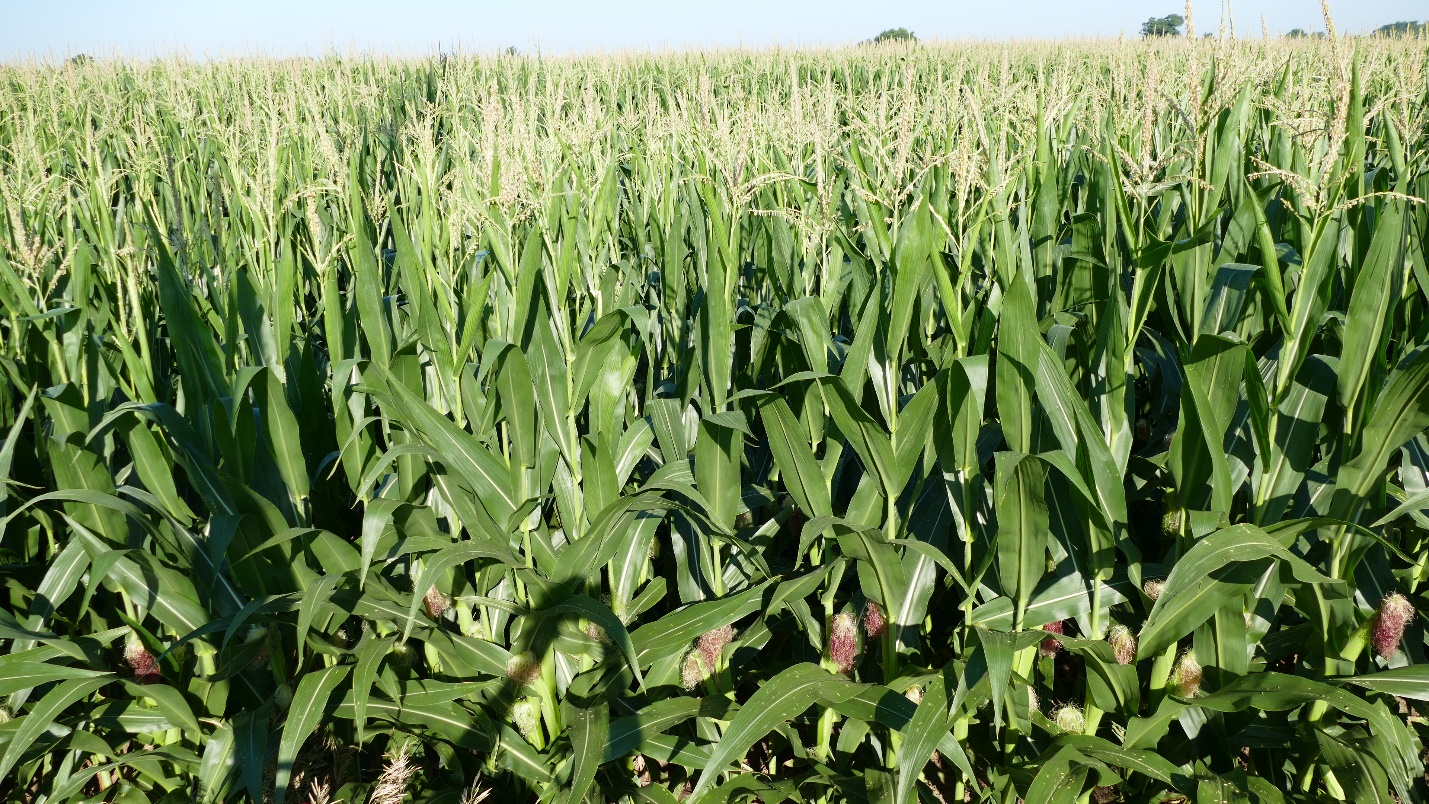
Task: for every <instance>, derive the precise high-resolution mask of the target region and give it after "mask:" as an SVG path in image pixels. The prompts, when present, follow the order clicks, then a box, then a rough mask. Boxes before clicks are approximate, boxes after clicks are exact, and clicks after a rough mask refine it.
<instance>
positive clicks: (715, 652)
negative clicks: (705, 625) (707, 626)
mask: <svg viewBox="0 0 1429 804" xmlns="http://www.w3.org/2000/svg"><path fill="white" fill-rule="evenodd" d="M733 639H734V626H732V625H724V626H720V627H719V628H716V629H715V630H713V631H710V632H709V633H707V634H704V635H703V636H701V637H700V639H699V643H698V645H697V647H698V648H699V651H700V658H701V659H703V660H704V662H705V667H706V668H707V669H709V668H713V667H715V666H716V665H717V664H718V663H719V657H720V654H721V653H723V652H724V646H725V645H728V644H729V643H730V641H731V640H733Z"/></svg>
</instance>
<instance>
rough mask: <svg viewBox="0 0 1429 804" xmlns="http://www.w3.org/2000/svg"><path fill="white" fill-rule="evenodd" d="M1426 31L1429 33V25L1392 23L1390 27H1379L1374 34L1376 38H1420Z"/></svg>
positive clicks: (1421, 23)
mask: <svg viewBox="0 0 1429 804" xmlns="http://www.w3.org/2000/svg"><path fill="white" fill-rule="evenodd" d="M1425 31H1429V23H1423V22H1391V23H1390V24H1388V25H1381V26H1379V27H1378V28H1376V29H1375V31H1374V33H1375V35H1376V36H1418V35H1420V34H1422V33H1424V32H1425Z"/></svg>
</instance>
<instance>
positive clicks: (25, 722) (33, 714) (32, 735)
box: [0, 673, 114, 778]
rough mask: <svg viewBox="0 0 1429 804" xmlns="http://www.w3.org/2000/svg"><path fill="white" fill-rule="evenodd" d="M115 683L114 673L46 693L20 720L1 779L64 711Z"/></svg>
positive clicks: (7, 748)
mask: <svg viewBox="0 0 1429 804" xmlns="http://www.w3.org/2000/svg"><path fill="white" fill-rule="evenodd" d="M113 680H114V676H113V675H111V674H108V673H106V674H104V675H103V676H100V677H98V678H74V679H70V680H68V681H63V682H61V683H60V684H59V685H58V686H56V687H55V688H54V689H52V690H50V691H49V692H47V693H45V697H43V698H41V699H40V700H39V702H38V703H36V704H35V705H34V706H32V707H30V710H29V711H28V712H26V713H25V714H24V716H23V717H20V718H18V719H17V720H18V722H19V724H20V725H19V726H18V727H17V728H16V729H15V733H14V735H13V736H11V737H10V742H9V744H8V745H6V746H5V755H4V756H3V757H0V778H5V777H7V776H9V775H10V771H11V770H13V769H14V767H15V763H17V762H19V761H20V757H21V756H22V755H23V754H24V753H25V751H26V749H28V748H29V747H30V746H31V745H32V744H33V743H34V742H35V740H37V739H38V738H39V736H40V735H41V734H43V733H45V732H46V731H47V730H49V729H50V728H51V727H53V726H54V725H55V724H56V723H58V722H59V720H60V716H61V715H62V713H63V712H64V710H66V709H68V708H69V707H70V705H71V704H73V703H75V702H76V701H78V700H80V699H81V698H84V697H86V696H88V695H90V694H91V693H94V692H96V691H97V690H99V688H101V687H103V686H104V685H106V684H108V683H109V682H111V681H113Z"/></svg>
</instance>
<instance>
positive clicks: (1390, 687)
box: [1336, 664, 1429, 701]
mask: <svg viewBox="0 0 1429 804" xmlns="http://www.w3.org/2000/svg"><path fill="white" fill-rule="evenodd" d="M1336 683H1340V684H1355V685H1357V686H1360V687H1365V688H1366V689H1371V690H1374V691H1375V692H1382V693H1384V694H1385V695H1394V696H1396V697H1399V698H1410V699H1412V700H1415V701H1429V665H1424V664H1413V665H1409V666H1408V667H1396V668H1394V669H1393V670H1384V671H1382V672H1379V673H1371V674H1370V675H1367V676H1355V677H1353V678H1342V679H1337V680H1336Z"/></svg>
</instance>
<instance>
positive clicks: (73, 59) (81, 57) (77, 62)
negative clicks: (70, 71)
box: [69, 53, 93, 67]
mask: <svg viewBox="0 0 1429 804" xmlns="http://www.w3.org/2000/svg"><path fill="white" fill-rule="evenodd" d="M91 61H93V59H91V58H90V57H89V54H88V53H76V54H75V55H73V56H70V57H69V63H70V64H73V65H74V66H76V67H83V66H84V65H86V64H89V63H90V62H91Z"/></svg>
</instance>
